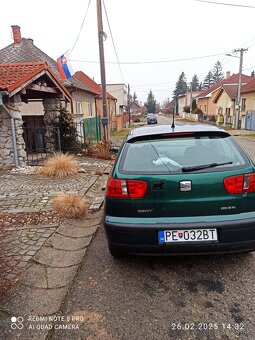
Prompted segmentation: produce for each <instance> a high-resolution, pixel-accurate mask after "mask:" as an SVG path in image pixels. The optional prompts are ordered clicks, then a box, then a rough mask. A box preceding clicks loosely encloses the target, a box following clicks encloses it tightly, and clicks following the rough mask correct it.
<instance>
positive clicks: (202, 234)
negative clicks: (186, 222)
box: [158, 228, 218, 244]
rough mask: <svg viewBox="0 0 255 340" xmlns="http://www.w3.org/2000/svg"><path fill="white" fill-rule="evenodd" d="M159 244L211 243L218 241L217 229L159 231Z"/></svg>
mask: <svg viewBox="0 0 255 340" xmlns="http://www.w3.org/2000/svg"><path fill="white" fill-rule="evenodd" d="M158 239H159V243H160V244H161V243H180V242H211V241H218V235H217V229H216V228H210V229H183V230H161V231H159V232H158Z"/></svg>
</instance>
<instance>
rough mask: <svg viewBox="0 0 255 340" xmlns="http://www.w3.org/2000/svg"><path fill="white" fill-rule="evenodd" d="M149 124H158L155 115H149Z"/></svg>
mask: <svg viewBox="0 0 255 340" xmlns="http://www.w3.org/2000/svg"><path fill="white" fill-rule="evenodd" d="M147 124H148V125H149V124H158V121H157V117H156V115H155V114H154V113H148V114H147Z"/></svg>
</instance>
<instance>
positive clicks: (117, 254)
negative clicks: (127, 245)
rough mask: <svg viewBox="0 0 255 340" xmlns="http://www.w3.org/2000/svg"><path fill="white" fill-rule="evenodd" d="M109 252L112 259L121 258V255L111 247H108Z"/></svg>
mask: <svg viewBox="0 0 255 340" xmlns="http://www.w3.org/2000/svg"><path fill="white" fill-rule="evenodd" d="M109 252H110V254H111V255H112V257H114V258H115V259H117V258H120V257H123V254H122V253H121V252H120V251H118V250H116V249H115V248H113V247H111V246H109Z"/></svg>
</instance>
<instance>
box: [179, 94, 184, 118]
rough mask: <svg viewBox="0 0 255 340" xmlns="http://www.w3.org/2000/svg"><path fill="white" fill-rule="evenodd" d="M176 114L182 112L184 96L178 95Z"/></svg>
mask: <svg viewBox="0 0 255 340" xmlns="http://www.w3.org/2000/svg"><path fill="white" fill-rule="evenodd" d="M177 100H178V113H179V114H180V113H181V112H183V108H184V107H185V106H186V94H180V95H179V96H178V99H177Z"/></svg>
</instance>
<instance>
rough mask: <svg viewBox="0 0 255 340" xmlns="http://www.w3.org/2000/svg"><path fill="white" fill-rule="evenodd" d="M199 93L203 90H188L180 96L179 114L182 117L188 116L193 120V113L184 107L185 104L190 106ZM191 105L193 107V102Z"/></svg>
mask: <svg viewBox="0 0 255 340" xmlns="http://www.w3.org/2000/svg"><path fill="white" fill-rule="evenodd" d="M199 93H201V91H192V92H189V91H187V92H186V93H185V94H183V95H181V96H179V97H178V111H179V115H180V116H181V117H182V118H187V119H191V120H193V118H192V114H191V113H188V112H185V111H184V108H185V106H189V108H190V102H191V101H192V102H193V100H195V98H196V96H197V95H198V94H199ZM191 107H192V103H191ZM196 118H197V117H196Z"/></svg>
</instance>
